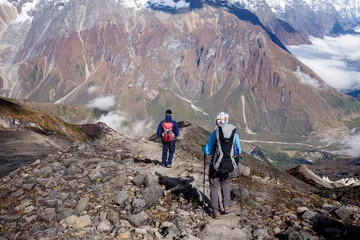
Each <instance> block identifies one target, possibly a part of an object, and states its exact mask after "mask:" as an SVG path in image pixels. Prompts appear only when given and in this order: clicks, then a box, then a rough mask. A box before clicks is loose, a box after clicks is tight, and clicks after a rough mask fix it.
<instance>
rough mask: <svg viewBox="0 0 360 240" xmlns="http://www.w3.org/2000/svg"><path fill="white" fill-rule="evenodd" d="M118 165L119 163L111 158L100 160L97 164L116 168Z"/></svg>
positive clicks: (102, 166)
mask: <svg viewBox="0 0 360 240" xmlns="http://www.w3.org/2000/svg"><path fill="white" fill-rule="evenodd" d="M116 165H117V163H116V162H114V161H111V160H108V161H103V162H99V163H98V164H97V166H98V167H100V168H115V167H116Z"/></svg>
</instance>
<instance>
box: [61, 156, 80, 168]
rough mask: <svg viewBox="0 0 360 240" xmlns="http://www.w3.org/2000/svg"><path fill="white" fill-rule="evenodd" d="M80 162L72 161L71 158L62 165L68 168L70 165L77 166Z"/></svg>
mask: <svg viewBox="0 0 360 240" xmlns="http://www.w3.org/2000/svg"><path fill="white" fill-rule="evenodd" d="M79 162H80V161H79V160H78V159H74V158H71V159H64V161H63V163H64V165H65V166H66V167H69V166H70V165H73V164H74V165H76V164H78V163H79Z"/></svg>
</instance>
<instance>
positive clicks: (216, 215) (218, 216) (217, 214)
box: [212, 211, 220, 219]
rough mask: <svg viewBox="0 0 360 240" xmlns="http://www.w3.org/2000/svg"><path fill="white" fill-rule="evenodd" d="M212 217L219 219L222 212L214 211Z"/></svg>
mask: <svg viewBox="0 0 360 240" xmlns="http://www.w3.org/2000/svg"><path fill="white" fill-rule="evenodd" d="M212 217H213V218H214V219H219V218H220V212H219V211H213V213H212Z"/></svg>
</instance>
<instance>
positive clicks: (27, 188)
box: [22, 183, 35, 191]
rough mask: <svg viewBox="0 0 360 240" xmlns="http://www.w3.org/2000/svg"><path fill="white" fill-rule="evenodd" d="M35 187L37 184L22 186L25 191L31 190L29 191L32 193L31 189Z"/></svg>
mask: <svg viewBox="0 0 360 240" xmlns="http://www.w3.org/2000/svg"><path fill="white" fill-rule="evenodd" d="M34 186H35V184H33V183H29V184H24V185H23V186H22V188H23V189H25V190H29V191H30V190H31V189H33V188H34Z"/></svg>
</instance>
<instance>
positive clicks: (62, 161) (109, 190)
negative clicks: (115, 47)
mask: <svg viewBox="0 0 360 240" xmlns="http://www.w3.org/2000/svg"><path fill="white" fill-rule="evenodd" d="M207 137H208V133H207V132H206V131H205V130H203V129H202V128H199V127H196V126H188V127H187V128H182V130H181V138H180V139H179V144H178V145H177V150H176V154H175V158H174V163H173V167H172V168H170V169H169V168H163V167H161V166H160V165H159V161H160V159H161V146H160V144H159V143H158V142H156V141H149V140H147V139H144V138H133V137H124V136H121V135H115V136H110V137H104V138H102V139H100V140H95V141H94V142H87V143H74V144H72V145H70V146H68V147H65V148H64V149H62V150H61V151H58V152H56V153H53V154H51V155H49V156H48V157H46V158H44V159H39V160H37V161H35V162H34V163H32V164H31V165H29V166H26V167H21V168H19V169H17V170H15V171H13V172H11V173H10V174H9V175H7V176H5V177H4V178H2V179H1V180H0V181H1V187H0V200H1V201H0V240H3V239H42V240H45V239H116V240H120V239H190V240H196V239H209V240H212V239H214V240H215V239H228V240H230V239H358V237H359V236H360V235H358V233H359V232H360V231H359V225H360V220H359V219H360V209H359V206H354V205H344V204H342V203H341V202H338V201H336V200H334V199H331V198H325V197H321V196H319V195H316V194H314V192H316V190H317V189H316V188H315V187H313V186H310V185H308V184H306V183H304V182H302V181H300V180H298V179H296V178H294V177H292V176H290V175H288V174H286V173H285V172H282V171H280V170H277V169H275V168H272V167H270V166H268V165H266V164H265V163H262V162H260V161H258V160H256V159H254V158H251V157H250V156H248V155H244V160H243V161H242V163H243V164H244V165H245V166H246V167H245V166H243V167H241V169H239V171H240V172H241V176H240V177H239V176H234V179H233V181H232V190H231V192H232V200H233V208H232V211H231V212H230V213H229V214H226V215H225V214H223V215H222V216H221V217H220V219H219V220H214V219H212V218H211V217H210V215H209V213H210V206H209V201H208V199H207V197H206V196H209V186H208V179H207V176H206V181H205V182H206V191H205V196H204V195H203V193H202V189H203V168H204V166H203V158H202V153H201V151H200V146H201V145H203V144H204V143H205V142H206V138H207ZM207 166H208V164H207ZM203 199H204V202H205V214H204V217H203V208H202V206H203V205H204V204H203Z"/></svg>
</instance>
